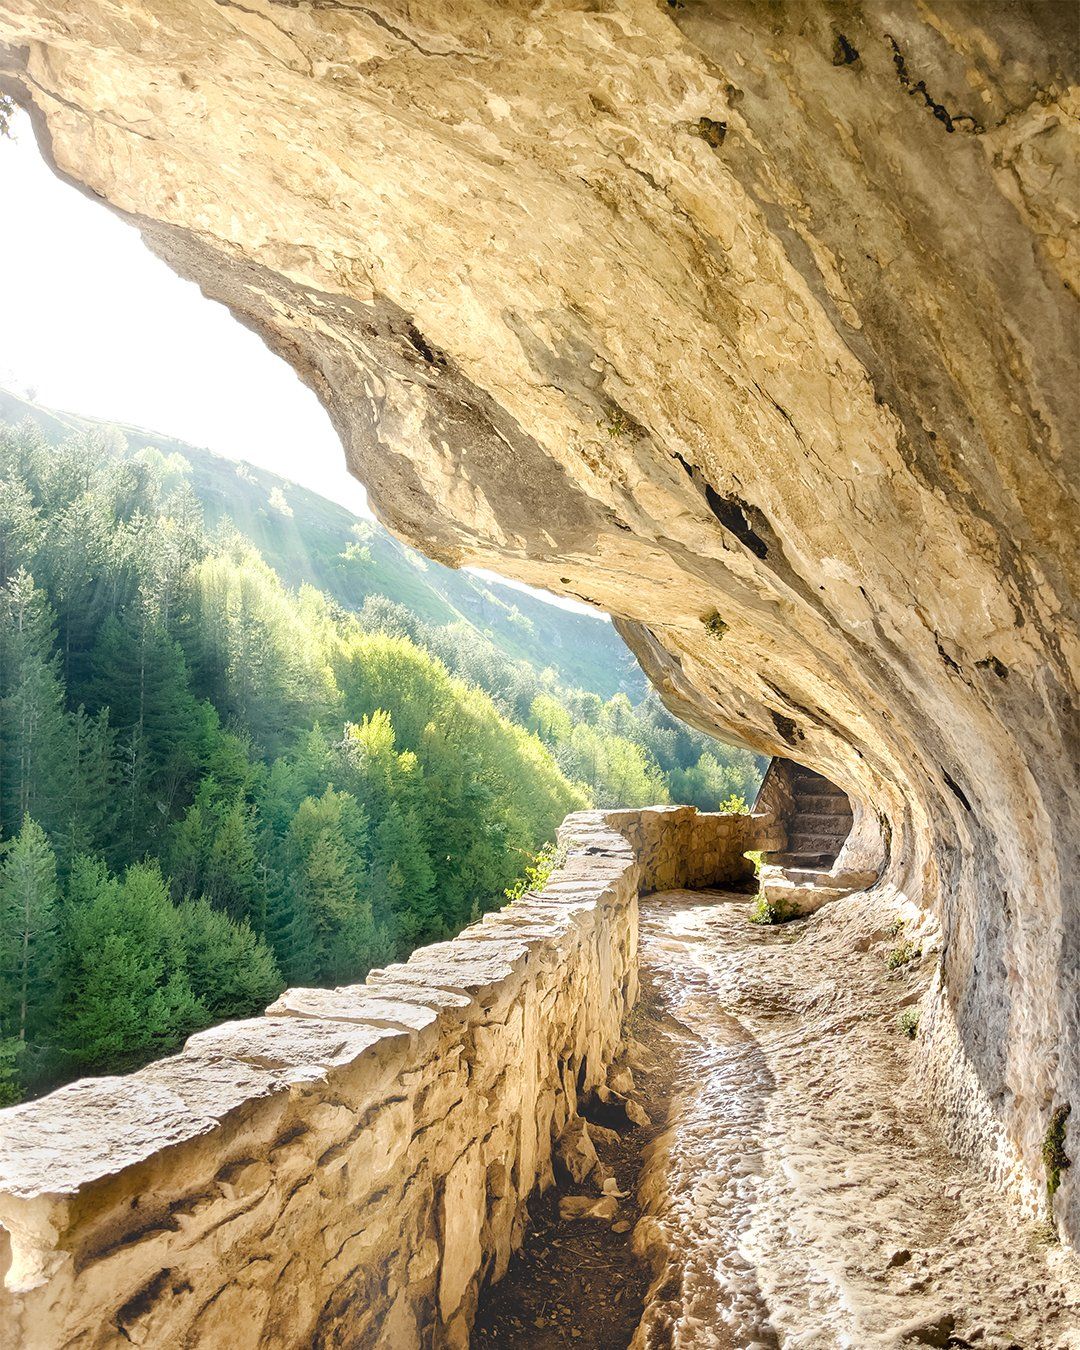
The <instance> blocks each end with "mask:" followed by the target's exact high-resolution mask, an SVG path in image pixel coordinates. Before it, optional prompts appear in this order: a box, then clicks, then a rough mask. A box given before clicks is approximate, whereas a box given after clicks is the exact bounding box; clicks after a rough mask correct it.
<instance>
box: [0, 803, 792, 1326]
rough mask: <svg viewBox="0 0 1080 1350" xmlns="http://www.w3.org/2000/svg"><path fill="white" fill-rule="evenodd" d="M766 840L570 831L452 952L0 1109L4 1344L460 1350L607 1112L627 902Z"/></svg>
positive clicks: (429, 955)
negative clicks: (482, 1291) (560, 1164)
mask: <svg viewBox="0 0 1080 1350" xmlns="http://www.w3.org/2000/svg"><path fill="white" fill-rule="evenodd" d="M765 823H766V822H765V821H764V820H763V819H762V818H761V817H749V816H741V817H740V816H736V817H729V816H708V815H705V816H699V815H698V814H697V813H696V812H695V811H694V810H693V809H692V808H687V807H683V808H667V809H665V808H659V809H656V810H651V811H638V812H619V813H613V814H612V815H610V816H604V815H603V814H601V813H599V812H596V813H584V814H581V815H577V816H571V817H569V818H568V820H567V821H566V823H565V824H564V826H563V830H562V832H561V838H562V841H563V843H564V844H565V845H566V848H567V858H566V861H565V862H564V863H563V865H562V866H561V868H560V869H559V870H558V871H557V872H556V873H555V874H554V875H553V876H552V878H551V880H550V881H549V883H548V885H547V886H546V887H545V889H544V890H543V891H542V892H541V893H539V894H534V895H526V896H525V897H523V898H522V900H520V901H518V902H516V903H515V904H513V905H510V906H508V907H507V908H506V909H504V910H502V911H500V912H499V913H496V914H489V915H487V916H486V917H485V918H484V919H483V921H482V922H480V923H477V924H474V925H473V926H472V927H471V928H468V929H466V930H465V932H463V933H462V934H461V935H460V936H459V937H457V938H455V939H454V940H453V941H451V942H443V943H438V944H436V945H434V946H430V947H423V948H420V949H419V950H417V951H416V952H414V953H413V955H412V956H411V957H410V958H409V960H408V961H407V962H405V963H404V964H401V965H395V966H390V967H388V968H387V969H385V970H379V971H373V972H372V973H371V974H370V975H369V977H368V979H367V982H366V983H365V984H363V985H354V986H351V987H348V988H343V989H291V990H289V991H288V992H287V993H285V994H284V995H282V997H281V998H280V999H279V1000H278V1002H277V1003H276V1004H274V1005H273V1006H272V1007H271V1008H269V1009H268V1010H267V1014H266V1016H265V1017H263V1018H256V1019H253V1020H251V1021H246V1022H230V1023H226V1024H225V1025H223V1026H219V1027H214V1028H213V1029H211V1030H209V1031H204V1032H200V1033H199V1034H198V1035H196V1036H193V1037H192V1038H191V1039H190V1040H189V1041H188V1043H187V1045H186V1046H185V1047H184V1050H183V1051H182V1053H181V1054H179V1055H175V1056H173V1057H172V1058H170V1059H165V1060H161V1061H159V1062H157V1063H156V1064H152V1065H150V1066H149V1067H148V1068H146V1069H143V1070H141V1071H140V1072H138V1073H135V1074H131V1075H129V1076H127V1077H124V1078H95V1079H84V1080H82V1081H80V1082H77V1083H72V1084H70V1085H69V1086H67V1087H64V1088H61V1089H60V1090H59V1091H58V1092H55V1093H53V1094H52V1095H51V1096H49V1097H45V1098H43V1099H41V1100H40V1101H37V1102H30V1103H27V1104H26V1105H23V1106H18V1107H12V1108H10V1109H9V1110H7V1111H3V1112H0V1274H2V1276H3V1284H2V1287H0V1347H2V1350H15V1347H18V1348H19V1350H61V1347H75V1346H78V1347H80V1350H99V1348H100V1350H104V1347H114V1346H115V1347H120V1346H125V1345H128V1344H135V1345H146V1346H170V1347H171V1346H177V1347H179V1346H192V1347H195V1346H197V1347H198V1350H218V1347H221V1350H242V1347H246V1346H251V1347H255V1346H268V1345H280V1346H336V1345H350V1346H382V1347H386V1348H387V1350H410V1348H411V1347H419V1346H420V1345H425V1346H428V1345H433V1344H434V1345H440V1346H463V1345H466V1344H467V1342H468V1329H469V1326H470V1323H471V1319H472V1316H473V1313H474V1311H475V1307H476V1298H477V1292H478V1290H479V1287H480V1285H481V1283H482V1282H483V1281H484V1280H491V1279H498V1278H499V1277H500V1276H501V1275H502V1274H503V1272H504V1271H505V1270H506V1265H507V1262H508V1260H509V1258H510V1254H511V1252H512V1251H513V1250H514V1249H515V1248H516V1247H517V1246H518V1245H519V1243H520V1242H521V1237H522V1232H523V1229H524V1224H525V1219H526V1216H527V1209H526V1206H527V1203H528V1201H529V1197H530V1196H531V1195H532V1194H533V1192H534V1190H535V1189H536V1188H537V1187H540V1188H545V1187H546V1186H548V1185H549V1184H550V1183H551V1181H552V1176H553V1171H552V1169H553V1162H554V1158H555V1150H556V1147H557V1144H558V1142H559V1140H560V1138H563V1139H564V1140H565V1139H566V1137H567V1135H568V1134H570V1135H572V1134H573V1131H574V1127H575V1125H576V1122H577V1120H578V1115H577V1107H578V1101H579V1098H581V1097H583V1096H587V1095H589V1094H591V1093H593V1092H594V1091H599V1092H600V1093H601V1094H602V1095H606V1094H607V1092H608V1084H607V1081H606V1075H607V1070H608V1067H609V1065H610V1064H611V1062H612V1060H613V1059H614V1057H615V1055H616V1052H617V1050H618V1049H619V1046H620V1044H621V1042H622V1036H623V1021H624V1018H625V1015H626V1013H627V1012H628V1011H629V1009H630V1008H631V1007H632V1006H633V1004H634V1001H635V999H636V997H637V897H638V892H639V890H640V889H643V888H644V889H650V890H651V889H654V888H655V887H656V886H657V885H665V886H666V885H668V884H672V885H679V886H683V885H689V886H701V885H707V884H710V883H717V882H728V881H730V880H732V879H733V878H736V877H739V876H741V875H745V873H746V871H747V867H748V865H747V863H746V861H745V859H744V858H743V857H742V853H743V851H744V850H745V849H747V848H752V847H754V846H755V845H757V844H759V843H760V841H761V838H762V837H763V828H764V825H765ZM624 832H625V833H624ZM630 841H632V842H630ZM669 879H670V880H669ZM565 1151H566V1150H565V1148H564V1153H565Z"/></svg>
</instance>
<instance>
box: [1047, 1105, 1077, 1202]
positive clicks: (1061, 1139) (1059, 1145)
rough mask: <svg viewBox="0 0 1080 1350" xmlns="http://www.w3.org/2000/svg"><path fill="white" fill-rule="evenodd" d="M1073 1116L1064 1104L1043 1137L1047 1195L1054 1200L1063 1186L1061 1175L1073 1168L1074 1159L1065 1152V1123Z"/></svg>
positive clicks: (1051, 1120)
mask: <svg viewBox="0 0 1080 1350" xmlns="http://www.w3.org/2000/svg"><path fill="white" fill-rule="evenodd" d="M1071 1114H1072V1107H1071V1106H1070V1104H1069V1103H1068V1102H1064V1103H1063V1104H1062V1105H1061V1106H1059V1107H1058V1108H1057V1110H1056V1111H1055V1112H1054V1114H1053V1115H1052V1116H1051V1117H1050V1124H1049V1125H1048V1126H1047V1127H1046V1134H1045V1135H1044V1136H1043V1145H1042V1161H1043V1167H1044V1168H1045V1169H1046V1194H1047V1195H1048V1196H1049V1197H1050V1198H1051V1199H1053V1197H1054V1194H1055V1192H1056V1191H1057V1188H1058V1187H1059V1186H1060V1185H1061V1174H1062V1172H1063V1171H1064V1170H1065V1168H1066V1167H1071V1166H1072V1159H1071V1158H1070V1157H1069V1155H1068V1154H1067V1153H1066V1152H1065V1122H1066V1121H1067V1120H1068V1119H1069V1116H1070V1115H1071Z"/></svg>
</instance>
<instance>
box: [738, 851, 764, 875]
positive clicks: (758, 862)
mask: <svg viewBox="0 0 1080 1350" xmlns="http://www.w3.org/2000/svg"><path fill="white" fill-rule="evenodd" d="M743 857H744V858H746V859H748V860H749V861H750V862H751V863H752V864H753V868H754V876H756V877H759V876H761V869H762V867H763V866H764V865H765V854H764V853H763V851H762V850H761V849H759V848H751V849H747V851H746V852H745V853H744V854H743Z"/></svg>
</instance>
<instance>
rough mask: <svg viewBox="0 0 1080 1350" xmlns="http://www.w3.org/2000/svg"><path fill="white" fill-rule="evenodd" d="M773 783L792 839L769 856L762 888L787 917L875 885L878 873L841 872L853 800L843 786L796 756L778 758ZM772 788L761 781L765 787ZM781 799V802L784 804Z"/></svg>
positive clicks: (771, 903) (779, 914)
mask: <svg viewBox="0 0 1080 1350" xmlns="http://www.w3.org/2000/svg"><path fill="white" fill-rule="evenodd" d="M774 772H775V774H776V775H777V776H778V777H779V779H780V781H779V782H776V783H774V784H773V786H772V789H771V791H772V795H773V796H774V797H775V798H776V800H777V803H778V813H779V815H780V816H781V819H782V821H783V825H784V829H785V832H786V835H787V843H786V846H785V847H784V849H783V850H782V851H780V852H774V853H770V854H768V855H767V859H766V863H765V866H764V867H763V868H762V870H761V891H762V895H763V896H764V897H765V899H766V901H767V902H768V904H769V906H770V908H771V909H772V910H773V912H774V913H775V914H776V915H777V917H782V918H793V917H796V916H798V915H803V914H809V913H811V912H812V911H813V910H815V909H818V908H820V906H821V905H823V904H825V902H826V901H828V900H835V899H838V898H839V897H840V896H842V895H848V894H850V893H851V892H852V891H856V890H861V889H862V888H864V887H866V886H870V885H872V884H873V882H874V881H875V880H876V879H877V877H876V874H875V873H873V872H844V871H841V872H837V871H836V870H835V863H836V859H837V858H838V856H839V854H840V850H841V849H842V848H843V846H844V841H845V840H846V839H847V837H848V835H849V834H850V833H851V826H852V823H853V819H854V817H853V815H852V810H851V802H850V801H849V800H848V796H847V793H846V792H844V790H843V788H839V787H837V786H836V784H835V783H830V782H829V780H828V779H827V778H823V777H822V775H821V774H819V773H815V772H814V770H813V769H808V768H806V767H805V766H804V765H802V764H795V763H793V762H792V761H776V760H774V761H773V764H772V765H771V766H770V773H774ZM767 790H768V789H767V788H766V784H765V783H763V784H762V791H763V792H765V791H767ZM781 803H782V804H781Z"/></svg>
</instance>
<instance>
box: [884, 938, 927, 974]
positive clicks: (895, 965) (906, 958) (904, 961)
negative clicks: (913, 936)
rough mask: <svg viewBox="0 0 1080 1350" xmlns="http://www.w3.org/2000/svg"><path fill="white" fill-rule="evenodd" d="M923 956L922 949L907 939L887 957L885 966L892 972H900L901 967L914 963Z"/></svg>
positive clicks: (897, 945) (898, 944)
mask: <svg viewBox="0 0 1080 1350" xmlns="http://www.w3.org/2000/svg"><path fill="white" fill-rule="evenodd" d="M921 955H922V951H921V949H920V948H919V947H918V946H916V944H915V943H914V942H911V941H909V940H907V939H905V940H904V941H903V942H898V943H897V944H896V946H895V947H893V948H892V949H891V950H890V951H889V953H888V955H887V956H886V957H885V964H886V965H887V966H888V967H889V969H890V970H899V969H900V968H901V966H906V965H909V964H910V963H911V962H912V961H916V960H918V958H919V957H920V956H921Z"/></svg>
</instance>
